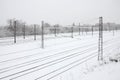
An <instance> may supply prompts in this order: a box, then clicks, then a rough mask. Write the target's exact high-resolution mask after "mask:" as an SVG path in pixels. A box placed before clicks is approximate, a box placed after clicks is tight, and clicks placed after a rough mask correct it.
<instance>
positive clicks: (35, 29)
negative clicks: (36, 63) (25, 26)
mask: <svg viewBox="0 0 120 80" xmlns="http://www.w3.org/2000/svg"><path fill="white" fill-rule="evenodd" d="M34 40H36V25H35V24H34Z"/></svg>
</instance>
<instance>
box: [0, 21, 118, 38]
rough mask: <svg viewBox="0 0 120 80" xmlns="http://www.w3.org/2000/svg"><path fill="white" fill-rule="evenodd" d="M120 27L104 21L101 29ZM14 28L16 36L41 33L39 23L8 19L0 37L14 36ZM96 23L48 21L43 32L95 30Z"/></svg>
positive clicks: (0, 32) (0, 29)
mask: <svg viewBox="0 0 120 80" xmlns="http://www.w3.org/2000/svg"><path fill="white" fill-rule="evenodd" d="M14 21H16V28H15V27H14ZM118 29H120V25H119V24H115V23H105V24H104V27H103V30H105V31H111V30H118ZM15 30H16V36H22V35H23V36H24V37H25V36H26V35H27V36H28V35H34V34H36V35H41V32H42V31H41V25H37V24H33V25H27V24H26V23H25V22H23V21H21V20H14V19H9V20H8V21H7V25H6V26H2V27H0V37H11V36H14V31H15ZM97 30H98V24H95V25H80V24H78V25H76V24H74V23H73V24H72V25H69V26H61V25H59V24H55V25H50V24H49V23H44V34H55V35H56V34H59V33H71V32H79V34H80V32H89V31H97Z"/></svg>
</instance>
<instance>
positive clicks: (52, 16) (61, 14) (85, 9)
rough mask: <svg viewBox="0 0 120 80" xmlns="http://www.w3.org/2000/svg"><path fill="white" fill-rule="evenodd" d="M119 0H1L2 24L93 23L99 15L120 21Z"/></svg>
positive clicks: (0, 19) (109, 19)
mask: <svg viewBox="0 0 120 80" xmlns="http://www.w3.org/2000/svg"><path fill="white" fill-rule="evenodd" d="M119 8H120V0H0V25H4V24H6V20H7V19H11V18H16V19H19V20H23V21H26V22H27V23H28V24H40V23H41V20H44V21H45V22H48V23H51V24H56V23H59V24H62V25H69V24H72V23H73V22H75V23H79V22H81V24H84V23H92V22H90V20H92V19H94V18H97V17H99V16H103V17H104V21H105V22H107V21H109V22H116V23H120V9H119Z"/></svg>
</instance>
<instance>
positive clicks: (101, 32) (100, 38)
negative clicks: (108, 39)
mask: <svg viewBox="0 0 120 80" xmlns="http://www.w3.org/2000/svg"><path fill="white" fill-rule="evenodd" d="M98 61H103V18H102V17H99V42H98Z"/></svg>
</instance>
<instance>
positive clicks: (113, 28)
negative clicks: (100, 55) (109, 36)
mask: <svg viewBox="0 0 120 80" xmlns="http://www.w3.org/2000/svg"><path fill="white" fill-rule="evenodd" d="M114 35H115V32H114V27H113V36H114Z"/></svg>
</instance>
